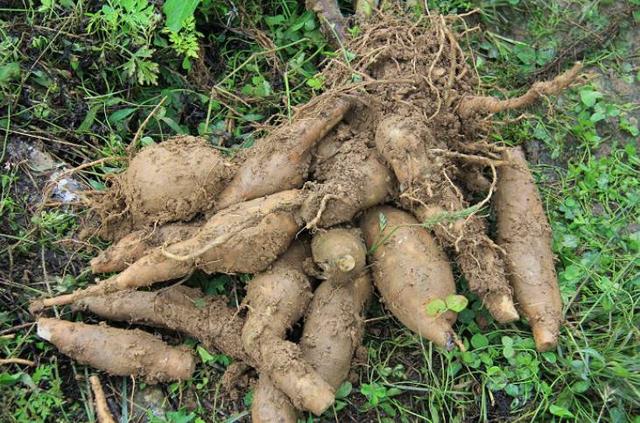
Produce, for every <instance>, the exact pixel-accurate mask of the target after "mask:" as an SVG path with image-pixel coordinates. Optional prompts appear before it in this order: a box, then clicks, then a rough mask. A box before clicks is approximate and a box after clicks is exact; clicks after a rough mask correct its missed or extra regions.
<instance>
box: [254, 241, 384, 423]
mask: <svg viewBox="0 0 640 423" xmlns="http://www.w3.org/2000/svg"><path fill="white" fill-rule="evenodd" d="M358 232H359V231H357V230H348V231H347V230H344V229H334V230H331V231H329V232H327V234H331V235H329V236H328V237H325V236H323V237H322V241H321V245H322V244H324V243H327V242H328V241H329V240H332V243H333V245H335V246H336V247H337V249H338V250H340V251H360V250H364V244H363V242H362V240H361V235H360V234H359V233H358ZM318 236H319V235H316V236H315V238H314V241H315V240H316V239H317V238H318ZM341 242H343V243H345V244H346V245H344V246H340V243H341ZM358 243H359V245H358ZM314 244H315V242H314ZM327 245H328V244H327ZM315 246H316V248H317V244H315ZM313 247H314V246H313V245H312V249H313ZM325 247H326V245H322V248H325ZM363 258H364V257H363ZM314 260H316V253H315V251H314ZM323 262H324V257H323ZM317 264H320V262H317ZM350 276H351V279H350V280H349V281H348V282H346V281H345V278H344V275H340V274H331V275H328V279H327V280H325V281H324V282H322V283H321V284H320V286H319V287H318V288H317V289H316V291H315V292H314V293H313V299H312V300H311V303H310V304H309V307H308V309H307V313H306V316H305V322H304V328H303V333H302V339H301V341H300V349H301V350H302V357H303V358H304V360H305V361H306V362H307V363H309V364H310V365H311V366H312V367H313V368H314V369H315V370H316V371H317V372H318V373H319V374H320V376H321V377H322V379H324V380H325V381H326V382H328V383H329V384H330V385H331V386H332V387H333V388H334V389H335V390H337V389H338V388H339V387H340V385H341V384H342V382H344V381H345V379H346V378H347V376H348V374H349V370H350V368H351V359H352V357H353V354H354V352H355V350H356V348H357V347H358V346H359V345H360V343H361V342H362V336H363V334H364V309H365V305H366V304H367V302H368V300H369V298H370V296H371V293H372V290H373V288H372V286H371V281H370V278H369V275H368V273H362V269H361V270H360V272H358V273H350ZM251 417H252V420H253V422H254V423H262V422H264V423H266V422H271V421H278V422H287V423H288V422H291V423H295V422H296V421H297V413H296V411H295V407H294V406H293V404H291V402H290V401H289V400H288V399H287V397H286V396H284V395H283V394H282V392H279V391H278V390H277V389H275V386H274V385H273V384H272V382H271V380H269V378H264V377H263V375H261V376H260V379H259V380H258V385H257V387H256V391H255V392H254V403H253V404H252V407H251Z"/></svg>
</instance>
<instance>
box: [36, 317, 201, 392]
mask: <svg viewBox="0 0 640 423" xmlns="http://www.w3.org/2000/svg"><path fill="white" fill-rule="evenodd" d="M37 325H38V331H37V332H38V336H39V337H40V338H42V339H45V340H47V341H49V342H51V343H52V344H53V345H55V346H56V347H57V348H58V350H59V351H60V352H62V353H63V354H65V355H67V356H69V357H71V358H72V359H74V360H76V361H77V362H79V363H81V364H88V365H90V366H92V367H95V368H96V369H100V370H104V371H105V372H107V373H109V374H112V375H116V376H130V375H132V376H139V377H141V378H142V379H143V380H145V381H146V382H147V383H156V382H168V381H176V380H187V379H189V378H191V375H192V374H193V371H194V369H195V361H194V358H193V356H192V355H191V353H190V352H189V351H188V350H187V349H184V348H180V347H172V346H169V345H167V344H165V343H164V342H163V341H162V340H160V339H158V338H156V337H155V336H153V335H151V334H149V333H147V332H144V331H141V330H138V329H134V330H124V329H115V328H110V327H107V326H102V325H85V324H84V323H74V322H67V321H65V320H58V319H49V318H40V319H38V321H37Z"/></svg>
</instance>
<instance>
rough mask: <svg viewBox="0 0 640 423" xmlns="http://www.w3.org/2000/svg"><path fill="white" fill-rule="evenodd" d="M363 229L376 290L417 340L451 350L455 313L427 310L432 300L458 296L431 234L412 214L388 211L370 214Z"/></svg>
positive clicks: (391, 209)
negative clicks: (370, 253) (424, 340)
mask: <svg viewBox="0 0 640 423" xmlns="http://www.w3.org/2000/svg"><path fill="white" fill-rule="evenodd" d="M381 215H382V216H383V217H380V216H381ZM382 221H386V224H385V225H381V222H382ZM381 226H384V230H381ZM361 228H362V232H363V233H364V238H365V241H366V244H367V247H368V248H369V250H370V251H373V252H372V257H373V270H374V272H373V276H374V281H375V284H376V287H377V288H378V291H380V294H381V295H382V299H383V300H384V303H385V305H386V306H387V308H388V309H389V311H391V313H393V315H394V316H396V317H397V318H398V320H400V321H401V322H402V323H403V324H404V325H405V326H406V327H407V328H409V329H411V330H412V331H414V332H415V333H417V334H418V335H420V336H423V337H425V338H427V339H429V340H430V341H432V342H433V343H435V344H436V345H439V346H440V347H443V348H445V349H448V350H450V349H452V348H453V347H454V341H455V336H454V334H453V330H452V329H451V325H452V324H453V322H455V320H456V314H455V313H453V312H451V311H447V312H445V313H442V314H441V315H437V316H430V315H428V314H427V310H426V308H427V305H428V304H429V303H430V302H431V301H434V300H442V301H444V300H445V299H446V298H447V296H449V295H453V294H455V292H456V287H455V284H454V282H453V273H452V272H451V266H449V262H448V261H447V258H446V256H445V255H444V253H443V252H442V250H441V249H440V247H439V246H438V245H437V244H436V242H435V241H434V239H433V238H432V237H431V235H430V234H429V232H428V231H427V230H426V229H424V228H422V227H421V226H419V223H418V221H416V219H415V218H414V217H413V216H411V215H410V214H408V213H406V212H403V211H401V210H398V209H394V208H393V207H387V206H383V207H374V208H373V209H371V210H369V211H367V212H366V213H365V214H364V216H363V218H362V223H361Z"/></svg>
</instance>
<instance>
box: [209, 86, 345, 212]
mask: <svg viewBox="0 0 640 423" xmlns="http://www.w3.org/2000/svg"><path fill="white" fill-rule="evenodd" d="M332 106H333V107H327V108H326V109H323V111H322V112H321V113H319V114H318V115H317V116H313V117H308V118H300V119H298V120H296V121H295V122H294V123H292V124H291V125H285V126H282V127H280V128H278V129H277V130H275V131H274V132H273V133H272V134H271V135H270V136H269V137H268V138H265V139H263V140H260V141H258V143H257V145H256V146H255V147H253V148H252V149H251V150H250V151H249V153H248V154H249V158H247V160H246V161H245V162H244V163H243V164H242V166H240V169H239V170H238V172H237V173H236V175H235V177H234V178H233V179H232V180H231V182H230V183H229V184H228V185H227V187H226V188H225V189H224V191H222V193H221V194H220V196H219V197H218V200H217V203H216V210H221V209H224V208H226V207H229V206H231V205H233V204H237V203H240V202H243V201H247V200H252V199H254V198H258V197H260V196H263V195H269V194H273V193H276V192H279V191H283V190H288V189H292V188H299V187H301V186H302V184H303V183H304V181H305V177H306V174H307V172H308V170H309V162H310V159H311V157H310V152H311V149H312V148H313V146H314V145H315V144H316V143H317V142H318V141H320V140H321V139H322V137H324V136H325V135H326V134H327V132H329V131H330V130H331V128H333V127H334V126H335V125H336V124H337V123H338V122H340V120H342V118H343V117H344V115H345V114H346V113H347V112H348V111H349V109H350V108H351V103H350V102H349V101H348V100H346V99H342V98H336V99H335V102H334V104H332Z"/></svg>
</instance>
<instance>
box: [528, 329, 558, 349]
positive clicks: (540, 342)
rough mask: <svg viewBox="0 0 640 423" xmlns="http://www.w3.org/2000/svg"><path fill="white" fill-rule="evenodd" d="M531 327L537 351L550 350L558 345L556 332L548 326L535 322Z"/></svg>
mask: <svg viewBox="0 0 640 423" xmlns="http://www.w3.org/2000/svg"><path fill="white" fill-rule="evenodd" d="M532 329H533V339H534V340H535V342H536V350H538V352H546V351H551V350H553V349H554V348H555V347H556V346H557V345H558V333H557V332H556V331H554V330H552V329H550V328H549V327H548V326H545V325H542V324H536V325H533V328H532Z"/></svg>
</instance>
